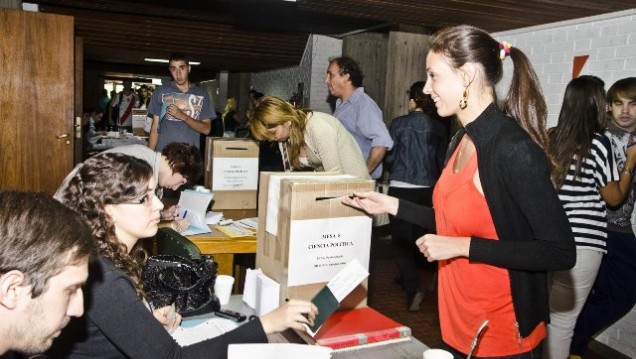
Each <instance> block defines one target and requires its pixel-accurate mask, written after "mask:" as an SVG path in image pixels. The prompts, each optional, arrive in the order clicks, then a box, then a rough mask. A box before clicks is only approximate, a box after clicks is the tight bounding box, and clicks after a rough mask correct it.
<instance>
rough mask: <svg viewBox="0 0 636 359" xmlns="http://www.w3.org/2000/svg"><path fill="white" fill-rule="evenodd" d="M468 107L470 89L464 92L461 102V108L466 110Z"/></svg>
mask: <svg viewBox="0 0 636 359" xmlns="http://www.w3.org/2000/svg"><path fill="white" fill-rule="evenodd" d="M466 107H468V87H466V89H465V90H464V96H463V98H462V99H461V100H459V108H460V109H462V110H465V109H466Z"/></svg>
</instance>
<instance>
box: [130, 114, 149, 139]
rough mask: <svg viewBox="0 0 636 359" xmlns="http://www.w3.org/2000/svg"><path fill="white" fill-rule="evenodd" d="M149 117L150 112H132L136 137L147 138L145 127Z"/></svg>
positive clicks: (133, 131)
mask: <svg viewBox="0 0 636 359" xmlns="http://www.w3.org/2000/svg"><path fill="white" fill-rule="evenodd" d="M147 117H148V111H146V110H141V109H137V108H135V109H133V110H132V133H133V135H135V136H146V132H145V131H144V127H145V126H146V118H147Z"/></svg>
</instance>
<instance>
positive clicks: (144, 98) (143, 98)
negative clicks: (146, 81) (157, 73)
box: [137, 85, 150, 110]
mask: <svg viewBox="0 0 636 359" xmlns="http://www.w3.org/2000/svg"><path fill="white" fill-rule="evenodd" d="M138 96H139V106H137V107H138V108H140V109H142V110H147V109H148V105H150V92H149V91H148V86H146V85H141V87H139V90H138Z"/></svg>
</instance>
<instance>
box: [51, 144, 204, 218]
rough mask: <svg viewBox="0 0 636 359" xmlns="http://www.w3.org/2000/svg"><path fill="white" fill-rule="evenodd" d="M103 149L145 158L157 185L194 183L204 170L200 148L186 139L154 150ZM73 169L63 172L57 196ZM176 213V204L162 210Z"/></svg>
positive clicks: (176, 186) (174, 186)
mask: <svg viewBox="0 0 636 359" xmlns="http://www.w3.org/2000/svg"><path fill="white" fill-rule="evenodd" d="M104 152H112V153H121V154H124V155H128V156H132V157H136V158H139V159H141V160H144V161H146V162H148V164H149V165H150V167H152V171H153V174H154V179H155V182H156V183H158V184H159V187H162V188H169V189H171V190H173V191H176V190H177V189H179V187H181V186H183V185H184V184H186V183H187V182H190V183H196V181H197V180H198V179H199V177H200V176H201V173H202V171H203V160H202V158H201V153H200V152H199V149H198V148H196V147H194V146H191V145H188V144H185V143H176V142H173V143H170V144H168V145H167V146H166V147H164V148H163V151H161V152H155V151H153V150H151V149H150V148H148V147H146V146H143V145H129V146H120V147H115V148H112V149H110V150H107V151H104ZM78 166H79V165H78ZM76 172H77V166H76V167H75V168H74V169H73V171H71V173H69V174H68V175H67V176H66V178H65V179H64V182H62V185H61V186H60V188H58V189H57V192H55V196H54V197H55V198H56V199H58V200H59V199H60V194H61V193H62V192H63V191H64V189H65V188H66V187H67V186H68V181H69V180H70V179H71V178H72V177H73V176H74V175H75V173H76ZM176 214H177V210H176V205H172V206H166V208H165V209H164V210H163V211H161V218H162V219H173V218H174V217H175V216H176Z"/></svg>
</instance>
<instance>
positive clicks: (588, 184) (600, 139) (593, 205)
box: [559, 133, 619, 253]
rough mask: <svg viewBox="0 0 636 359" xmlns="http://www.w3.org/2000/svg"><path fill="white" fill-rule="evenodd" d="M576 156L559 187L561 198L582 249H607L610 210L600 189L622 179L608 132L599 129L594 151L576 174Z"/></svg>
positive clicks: (595, 138) (595, 137)
mask: <svg viewBox="0 0 636 359" xmlns="http://www.w3.org/2000/svg"><path fill="white" fill-rule="evenodd" d="M575 173H576V157H575V159H574V160H572V163H571V164H570V168H569V169H568V173H567V175H566V177H565V181H564V182H563V186H562V187H561V188H560V189H559V199H560V200H561V205H563V208H564V209H565V213H566V214H567V216H568V220H569V221H570V226H571V227H572V232H573V233H574V240H575V242H576V246H577V248H578V249H581V248H585V249H590V250H595V251H599V252H603V253H606V252H607V251H606V250H605V241H606V239H607V210H606V204H605V201H604V200H603V198H601V195H600V192H599V191H600V189H601V188H603V187H605V186H606V185H607V183H608V182H611V181H618V180H619V174H618V170H617V168H616V165H615V164H614V159H613V156H612V146H611V144H610V141H609V139H608V138H607V137H605V135H603V134H600V133H595V134H594V138H593V139H592V147H591V148H590V155H589V156H588V157H586V158H585V160H584V161H583V163H582V164H581V172H580V173H579V175H578V176H577V177H576V178H575V177H574V174H575Z"/></svg>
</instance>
